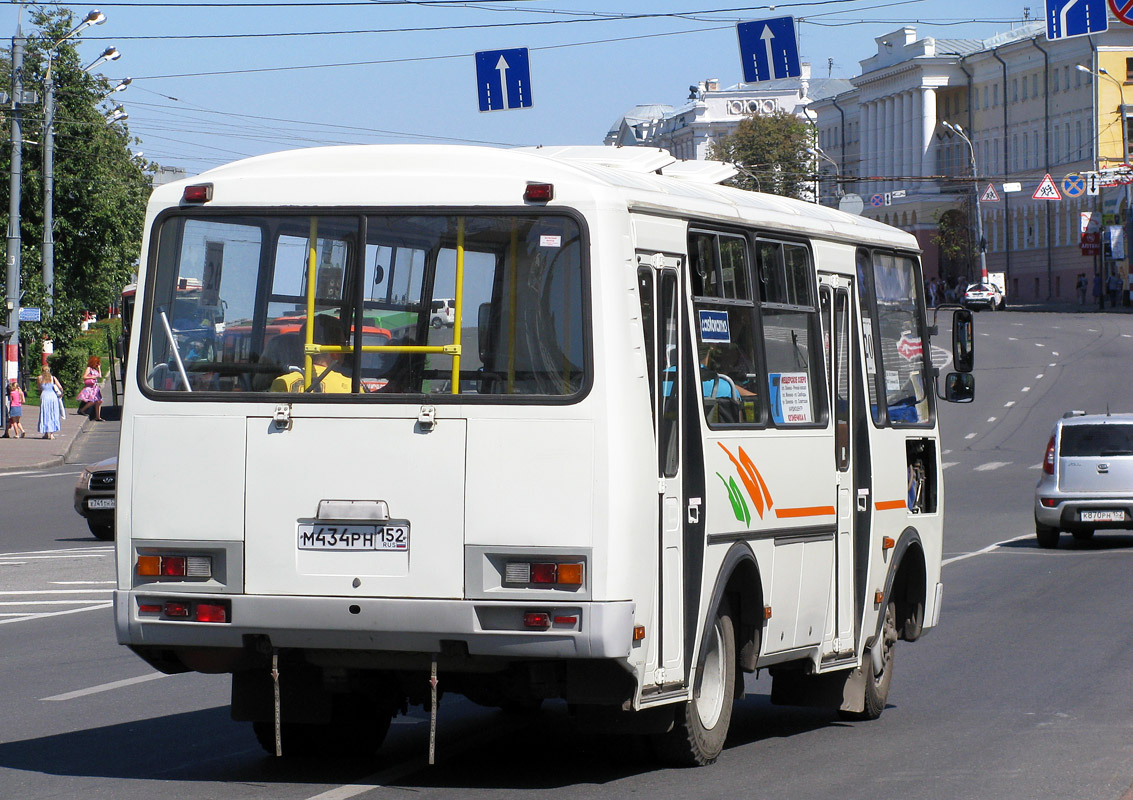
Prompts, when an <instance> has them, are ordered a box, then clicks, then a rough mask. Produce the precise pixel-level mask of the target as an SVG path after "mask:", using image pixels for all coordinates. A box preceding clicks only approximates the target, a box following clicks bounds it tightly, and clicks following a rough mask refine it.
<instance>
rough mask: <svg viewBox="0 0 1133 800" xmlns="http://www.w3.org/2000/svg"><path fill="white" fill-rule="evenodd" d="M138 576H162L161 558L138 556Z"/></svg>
mask: <svg viewBox="0 0 1133 800" xmlns="http://www.w3.org/2000/svg"><path fill="white" fill-rule="evenodd" d="M137 569H138V574H139V575H145V576H146V577H156V576H157V575H160V574H161V556H138V567H137Z"/></svg>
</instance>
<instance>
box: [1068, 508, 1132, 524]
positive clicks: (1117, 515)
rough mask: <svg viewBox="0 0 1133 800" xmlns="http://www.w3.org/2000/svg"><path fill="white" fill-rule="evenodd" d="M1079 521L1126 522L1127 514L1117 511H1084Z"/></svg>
mask: <svg viewBox="0 0 1133 800" xmlns="http://www.w3.org/2000/svg"><path fill="white" fill-rule="evenodd" d="M1079 519H1081V520H1082V522H1124V521H1125V512H1124V511H1122V510H1117V511H1082V512H1080V516H1079Z"/></svg>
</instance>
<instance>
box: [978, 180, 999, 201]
mask: <svg viewBox="0 0 1133 800" xmlns="http://www.w3.org/2000/svg"><path fill="white" fill-rule="evenodd" d="M980 201H981V202H984V203H998V202H999V195H998V194H996V193H995V186H993V185H992V184H990V183H989V184H988V185H987V188H986V189H984V193H983V195H982V196H981V197H980Z"/></svg>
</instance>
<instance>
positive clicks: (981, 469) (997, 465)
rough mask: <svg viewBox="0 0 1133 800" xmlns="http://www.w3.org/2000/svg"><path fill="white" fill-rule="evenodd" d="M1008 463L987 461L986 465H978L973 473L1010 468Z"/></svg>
mask: <svg viewBox="0 0 1133 800" xmlns="http://www.w3.org/2000/svg"><path fill="white" fill-rule="evenodd" d="M1010 465H1011V462H1010V461H989V462H987V463H986V464H980V465H979V466H978V467H976V468H975V472H987V471H988V470H992V469H999V468H1000V467H1007V466H1010Z"/></svg>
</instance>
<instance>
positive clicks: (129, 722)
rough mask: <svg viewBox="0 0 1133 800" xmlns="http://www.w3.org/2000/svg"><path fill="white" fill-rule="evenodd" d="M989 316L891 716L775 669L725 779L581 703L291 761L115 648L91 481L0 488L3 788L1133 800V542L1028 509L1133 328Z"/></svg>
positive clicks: (59, 479) (212, 698) (109, 434)
mask: <svg viewBox="0 0 1133 800" xmlns="http://www.w3.org/2000/svg"><path fill="white" fill-rule="evenodd" d="M976 324H977V348H978V350H977V370H976V380H977V386H976V398H977V399H976V401H975V402H974V403H972V404H970V405H966V406H943V407H942V409H941V418H942V423H941V424H942V428H943V434H944V446H943V457H944V461H945V464H946V470H945V477H946V481H947V484H946V515H947V517H946V518H947V531H946V537H947V538H946V542H945V557H946V562H945V567H944V581H945V595H944V600H945V606H944V612H943V616H942V620H941V626H940V627H939V628H938V629H937V630H935V631H933V632H931V633H930V634H928V635H927V636H925V637H924V638H923V639H922V640H921V641H920V642H917V643H916V644H913V645H909V644H907V643H904V642H902V643H899V644H898V649H897V654H896V658H897V661H896V667H895V673H894V683H893V688H892V690H891V693H890V697H889V706H888V708H887V709H886V711H885V713H884V714H883V715H882V717H881V719H879V720H877V721H875V722H872V723H845V722H841V721H839V720H838V719H837V717H836V716H834V715H833V714H831V713H828V712H824V711H814V710H808V709H792V708H778V707H772V706H770V705H769V704H768V702H767V694H768V692H769V690H770V683H769V681H768V679H767V678H766V677H762V678H760V679H758V680H756V679H749V682H748V690H749V695H748V697H747V698H746V699H745V700H743V701H742V702H741V703H739V704H738V706H737V708H736V712H735V715H734V717H733V722H732V733H731V736H730V737H729V741H728V746H727V748H726V750H725V752H724V754H723V755H722V756H721V758H720V760H719V761H718V762H717V764H716V765H714V766H712V767H709V768H705V769H698V770H669V769H661V768H658V767H656V766H655V765H654V764H653V763H651V762H650V760H649V759H648V757H647V754H646V753H645V752H644V751H643V750H642V749H641V747H640V746H639V744H638V743H637V742H636V741H635V740H633V739H630V738H612V737H595V736H592V735H585V734H581V733H579V732H578V731H576V730H575V729H574V728H573V727H572V725H571V723H570V720H569V718H568V717H567V715H566V713H565V709H564V708H563V707H561V706H558V705H555V704H547V706H546V707H545V710H544V711H543V712H542V713H540V714H537V715H533V716H508V715H505V714H503V713H501V712H498V711H494V710H490V709H482V708H478V707H476V706H473V705H471V704H470V703H468V702H466V701H463V700H462V699H460V698H457V697H455V696H449V697H446V698H445V699H444V702H443V703H442V705H441V710H440V714H439V727H438V748H437V754H438V763H437V765H436V766H433V767H429V766H427V764H426V761H425V757H426V753H427V744H428V721H427V718H426V716H425V715H424V714H423V713H421V712H420V710H419V709H417V710H415V711H414V713H412V714H411V715H410V716H408V717H402V718H399V719H398V720H397V721H396V724H395V725H394V726H393V728H392V729H391V733H390V735H389V738H388V739H387V743H386V746H385V747H384V748H383V750H382V752H381V753H380V754H379V756H378V758H377V759H376V760H374V761H371V762H368V763H359V762H353V761H345V760H341V761H327V762H323V763H289V762H280V761H276V760H274V759H271V758H268V757H266V756H265V755H263V753H262V751H261V750H260V748H259V746H258V745H257V744H256V742H255V740H254V738H253V736H252V734H251V731H250V730H249V729H248V726H246V725H243V724H237V723H233V722H231V721H230V720H229V719H228V712H227V702H228V682H227V679H226V678H225V677H224V676H207V675H181V676H172V677H164V676H159V675H158V674H157V673H154V672H153V671H152V670H150V669H149V668H148V667H147V666H146V665H145V664H144V663H143V662H141V661H140V660H139V659H137V658H136V657H134V656H133V655H132V654H130V653H129V652H128V651H126V650H125V649H124V648H121V647H119V646H118V645H117V644H116V643H115V642H114V634H113V628H112V624H111V617H110V611H109V609H108V607H107V604H108V602H109V589H110V587H111V586H112V583H111V581H112V580H113V555H112V552H111V549H110V547H109V545H107V544H104V543H100V542H97V541H96V540H94V539H93V537H91V536H90V535H89V534H88V533H87V531H86V527H85V524H84V523H83V521H82V519H81V518H80V517H78V515H76V514H75V512H74V511H73V509H72V508H71V500H70V495H71V488H72V485H73V482H74V479H75V477H76V474H77V472H78V467H77V466H71V467H62V468H59V469H56V470H49V471H46V472H42V473H38V474H35V475H9V476H5V475H0V509H2V510H3V511H2V513H3V522H2V523H0V797H3V798H21V800H22V799H24V798H27V800H38V799H39V798H44V799H45V800H46V798H61V797H64V798H70V797H75V798H78V797H82V798H114V799H115V800H132V799H133V798H147V799H148V798H153V797H155V796H171V797H176V798H178V800H181V799H182V798H184V800H196V798H201V800H204V798H218V797H220V798H226V800H227V799H228V798H255V799H256V800H259V799H261V798H264V799H266V798H285V799H287V800H290V799H291V798H295V799H296V800H300V799H302V800H307V799H313V798H318V799H319V800H345V799H346V798H352V797H361V798H379V797H406V796H413V797H422V798H451V799H455V798H461V799H462V800H463V798H469V797H477V798H478V797H485V798H504V797H528V796H531V795H535V794H539V795H546V794H549V793H550V792H558V793H562V792H567V793H569V796H570V797H572V798H605V797H610V798H614V797H616V798H619V800H622V798H624V797H626V796H628V795H639V796H643V797H651V798H674V799H675V798H682V799H683V798H717V797H728V796H735V797H744V798H764V797H766V798H820V797H821V798H828V797H834V796H836V797H838V798H862V800H875V799H876V798H878V797H892V798H902V799H903V800H916V798H931V799H933V800H935V799H937V798H947V799H948V800H962V799H963V798H979V799H980V800H983V799H984V798H1005V799H1010V800H1014V799H1015V798H1027V800H1038V799H1040V798H1052V799H1054V798H1057V799H1058V800H1064V799H1065V798H1075V799H1080V800H1095V799H1096V800H1116V799H1117V798H1123V800H1133V791H1131V784H1133V647H1131V644H1130V636H1129V631H1130V630H1131V629H1133V604H1131V603H1130V602H1129V599H1130V589H1129V580H1128V575H1129V573H1130V570H1131V568H1133V535H1130V534H1123V533H1109V534H1099V535H1098V536H1096V537H1095V538H1094V540H1093V541H1090V542H1086V543H1081V542H1076V541H1074V540H1072V539H1071V537H1069V536H1063V539H1062V542H1061V546H1060V548H1059V549H1058V550H1055V551H1047V550H1039V549H1038V548H1037V546H1036V544H1035V541H1034V536H1033V522H1032V517H1031V498H1032V492H1033V489H1034V484H1035V482H1036V480H1037V474H1038V465H1039V462H1040V460H1041V458H1042V455H1043V452H1044V450H1045V447H1046V442H1047V439H1048V437H1049V433H1050V428H1051V426H1052V425H1053V422H1054V420H1055V419H1056V418H1057V417H1058V416H1059V415H1060V414H1061V413H1062V412H1063V411H1065V410H1067V409H1070V408H1081V409H1084V410H1087V411H1091V412H1093V411H1104V410H1105V406H1106V404H1107V403H1110V404H1111V407H1112V410H1114V411H1119V410H1133V397H1131V396H1130V391H1129V385H1130V382H1129V377H1128V375H1129V372H1130V369H1129V368H1130V364H1131V358H1130V353H1131V352H1133V317H1131V316H1105V317H1102V316H1099V315H1076V314H1025V313H1018V312H1010V313H995V314H991V313H981V314H979V315H978V316H977V323H976ZM942 405H943V404H942ZM95 430H98V431H99V434H98V436H99V437H100V438H99V439H87V440H85V441H84V442H83V443H82V448H81V451H78V452H77V453H76V457H77V458H78V459H79V460H81V461H94V460H97V459H98V458H101V457H103V456H105V455H108V454H111V453H112V451H113V447H114V444H113V431H114V426H113V425H112V424H108V425H106V426H105V427H97V428H95ZM31 603H35V604H36V605H31ZM443 685H444V676H443V675H442V676H441V686H442V688H443Z"/></svg>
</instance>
